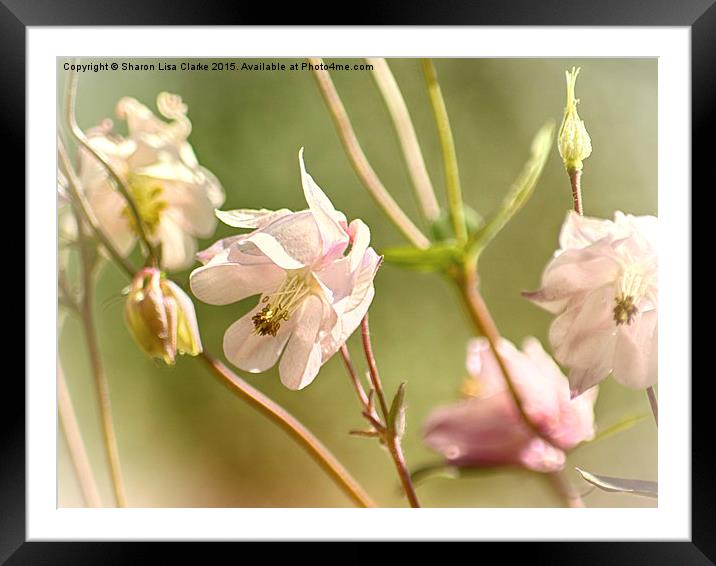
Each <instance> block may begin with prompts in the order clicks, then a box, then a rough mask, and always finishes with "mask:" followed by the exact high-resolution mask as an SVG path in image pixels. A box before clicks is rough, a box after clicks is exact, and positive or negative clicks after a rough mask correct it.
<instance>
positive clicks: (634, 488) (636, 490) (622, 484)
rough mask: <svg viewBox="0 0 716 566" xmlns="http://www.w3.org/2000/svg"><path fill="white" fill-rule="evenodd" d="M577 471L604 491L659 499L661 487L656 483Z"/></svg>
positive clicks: (585, 479)
mask: <svg viewBox="0 0 716 566" xmlns="http://www.w3.org/2000/svg"><path fill="white" fill-rule="evenodd" d="M575 469H576V470H577V471H578V472H579V473H580V474H581V475H582V478H584V481H586V482H588V483H591V484H592V485H593V486H595V487H598V488H599V489H601V490H602V491H609V492H618V493H631V494H633V495H642V496H644V497H651V498H653V499H656V498H657V495H658V491H659V485H658V484H657V483H656V482H655V481H646V480H631V479H625V478H614V477H610V476H598V475H596V474H592V473H590V472H587V471H585V470H581V469H579V468H575Z"/></svg>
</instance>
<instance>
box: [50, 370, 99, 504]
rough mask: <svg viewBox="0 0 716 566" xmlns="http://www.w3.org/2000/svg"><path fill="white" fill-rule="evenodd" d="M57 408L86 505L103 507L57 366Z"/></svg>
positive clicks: (64, 383) (62, 376)
mask: <svg viewBox="0 0 716 566" xmlns="http://www.w3.org/2000/svg"><path fill="white" fill-rule="evenodd" d="M57 407H58V412H59V414H60V422H61V423H62V430H63V431H64V433H65V438H66V439H67V446H68V448H69V450H70V457H71V458H72V463H73V464H74V467H75V472H76V473H77V479H78V481H79V484H80V489H81V490H82V496H83V497H84V500H85V504H86V505H87V506H88V507H102V500H101V498H100V496H99V490H98V489H97V482H96V481H95V479H94V473H93V472H92V466H91V464H90V461H89V458H88V456H87V450H86V449H85V443H84V441H83V439H82V433H81V432H80V427H79V424H78V423H77V415H76V414H75V409H74V407H73V405H72V398H71V397H70V391H69V389H68V387H67V381H66V380H65V374H64V372H63V371H62V367H61V366H60V365H59V362H58V365H57Z"/></svg>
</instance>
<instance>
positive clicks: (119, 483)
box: [77, 222, 127, 507]
mask: <svg viewBox="0 0 716 566" xmlns="http://www.w3.org/2000/svg"><path fill="white" fill-rule="evenodd" d="M85 229H86V228H85V226H83V225H82V223H81V222H78V223H77V233H78V235H79V240H80V252H81V253H80V255H81V263H82V300H81V302H80V319H81V321H82V327H83V329H84V333H85V340H86V342H87V350H88V352H89V358H90V365H91V368H92V375H93V376H94V382H95V388H96V393H97V401H98V404H99V410H100V418H101V421H102V433H103V436H104V445H105V450H106V455H107V461H108V463H109V469H110V473H111V476H112V487H113V489H114V496H115V499H116V502H117V505H118V506H119V507H126V506H127V496H126V492H125V489H124V479H123V477H122V467H121V463H120V460H119V448H118V447H117V434H116V432H115V429H114V419H113V417H112V403H111V402H110V396H109V383H108V382H107V376H106V375H105V373H104V367H103V365H102V358H101V355H100V351H99V344H98V343H97V332H96V329H95V322H94V314H93V304H92V302H93V301H92V298H93V296H94V293H93V292H92V290H93V289H92V287H93V281H92V271H93V258H92V253H93V252H92V250H91V249H90V243H89V242H88V240H87V238H86V235H85V233H84V231H85Z"/></svg>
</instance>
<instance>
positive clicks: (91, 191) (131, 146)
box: [78, 92, 224, 271]
mask: <svg viewBox="0 0 716 566" xmlns="http://www.w3.org/2000/svg"><path fill="white" fill-rule="evenodd" d="M157 107H158V108H159V111H160V113H161V114H162V116H164V117H165V118H168V119H170V120H171V121H170V122H165V121H164V120H162V119H160V118H158V117H157V116H156V115H155V114H154V113H153V112H152V111H151V110H150V109H149V108H147V107H146V106H144V105H143V104H142V103H140V102H139V101H138V100H135V99H134V98H129V97H124V98H122V99H121V100H120V101H119V102H118V103H117V116H118V117H119V118H120V119H124V120H126V121H127V129H128V131H129V133H128V136H127V137H123V136H120V135H118V134H116V133H114V132H113V131H112V122H111V120H105V121H104V122H102V123H101V124H100V126H99V127H97V128H94V129H92V130H90V131H89V132H88V133H87V135H88V140H89V143H90V145H91V146H92V148H93V149H94V150H95V151H96V152H98V153H100V154H102V155H103V156H104V158H105V159H106V160H107V161H108V162H109V163H110V164H111V165H112V167H113V169H114V170H115V172H116V173H117V174H118V175H119V177H120V178H121V179H122V180H123V181H124V183H125V184H126V185H127V188H128V190H129V193H130V195H131V197H132V199H133V200H134V204H135V205H136V209H137V212H138V213H139V216H140V217H141V220H142V223H143V225H144V229H145V232H146V235H147V238H148V239H149V241H150V242H151V243H152V245H158V246H161V265H162V267H163V268H164V269H167V270H169V271H176V270H179V269H185V268H187V267H189V266H190V265H191V264H192V262H193V261H194V256H195V254H196V249H197V245H196V239H197V238H208V237H209V236H211V235H212V234H213V233H214V231H215V230H216V223H217V222H216V217H215V216H214V209H215V208H216V207H217V206H221V205H222V204H223V203H224V191H223V189H222V187H221V184H220V183H219V181H218V180H217V179H216V177H214V175H213V174H212V173H211V172H210V171H208V170H207V169H205V168H204V167H202V166H201V165H199V162H198V161H197V158H196V156H195V155H194V151H193V149H192V147H191V145H190V144H189V142H188V141H187V138H188V136H189V134H190V133H191V123H190V121H189V119H188V117H187V116H186V112H187V108H186V105H184V104H183V103H182V101H181V98H180V97H179V96H177V95H174V94H169V93H166V92H163V93H160V94H159V96H158V97H157ZM78 155H79V170H78V174H79V179H80V185H81V186H80V188H81V189H82V190H83V191H84V193H85V195H86V196H87V200H88V201H89V204H90V206H91V207H92V211H93V212H94V214H95V216H96V217H97V220H98V221H99V224H100V227H101V229H102V231H103V232H105V234H106V235H107V237H108V238H109V240H110V241H111V242H112V244H113V245H114V247H115V248H116V249H117V250H118V251H119V253H121V254H122V255H127V254H129V253H130V252H131V250H132V248H133V247H134V244H135V243H136V241H137V235H138V232H139V228H138V226H137V223H136V220H135V217H134V215H133V214H132V213H131V211H130V210H129V208H128V206H127V203H126V201H125V199H124V197H123V196H122V195H121V194H120V193H119V191H118V190H117V189H116V188H115V186H114V185H113V183H112V182H111V180H110V178H109V175H108V174H107V171H106V170H105V168H104V167H103V165H102V164H101V163H99V162H98V161H97V159H96V158H95V157H94V156H93V155H91V154H90V153H89V152H88V151H87V150H85V149H81V150H80V151H79V154H78Z"/></svg>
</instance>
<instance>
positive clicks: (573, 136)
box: [557, 67, 592, 172]
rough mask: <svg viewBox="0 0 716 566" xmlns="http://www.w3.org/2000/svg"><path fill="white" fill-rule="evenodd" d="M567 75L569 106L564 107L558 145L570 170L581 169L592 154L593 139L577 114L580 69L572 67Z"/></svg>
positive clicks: (566, 72)
mask: <svg viewBox="0 0 716 566" xmlns="http://www.w3.org/2000/svg"><path fill="white" fill-rule="evenodd" d="M565 75H566V77H567V106H566V107H565V108H564V118H563V119H562V125H561V126H560V128H559V137H558V138H557V147H558V148H559V154H560V155H561V156H562V160H563V161H564V167H565V168H566V169H567V171H568V172H570V171H581V170H582V161H583V160H585V159H586V158H587V157H589V156H590V155H591V154H592V140H591V139H590V138H589V133H587V128H586V127H585V126H584V121H583V120H581V119H580V118H579V114H577V104H578V103H579V99H578V98H576V97H575V95H574V87H575V85H576V84H577V77H578V76H579V69H578V68H576V69H575V68H574V67H572V70H571V71H565Z"/></svg>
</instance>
